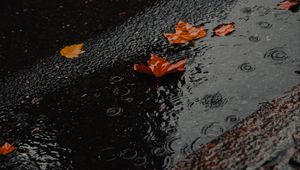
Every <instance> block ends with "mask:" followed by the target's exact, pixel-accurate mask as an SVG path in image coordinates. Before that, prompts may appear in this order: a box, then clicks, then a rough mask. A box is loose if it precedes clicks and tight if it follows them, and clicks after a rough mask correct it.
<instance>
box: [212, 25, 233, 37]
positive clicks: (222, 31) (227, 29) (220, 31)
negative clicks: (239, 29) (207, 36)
mask: <svg viewBox="0 0 300 170" xmlns="http://www.w3.org/2000/svg"><path fill="white" fill-rule="evenodd" d="M213 31H214V35H217V36H227V35H229V34H231V33H232V32H233V31H234V23H233V22H232V23H229V24H221V25H218V26H217V27H216V28H214V30H213Z"/></svg>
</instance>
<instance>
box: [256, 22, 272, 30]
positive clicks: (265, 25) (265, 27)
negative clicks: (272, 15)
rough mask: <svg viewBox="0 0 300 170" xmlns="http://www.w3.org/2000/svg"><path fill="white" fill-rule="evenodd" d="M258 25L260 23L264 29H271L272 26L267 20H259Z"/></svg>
mask: <svg viewBox="0 0 300 170" xmlns="http://www.w3.org/2000/svg"><path fill="white" fill-rule="evenodd" d="M257 25H259V26H260V27H261V28H264V29H269V28H271V27H272V24H270V23H268V22H265V21H260V22H257Z"/></svg>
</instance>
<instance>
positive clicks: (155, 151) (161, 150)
mask: <svg viewBox="0 0 300 170" xmlns="http://www.w3.org/2000/svg"><path fill="white" fill-rule="evenodd" d="M152 152H153V154H154V155H156V156H163V155H165V154H166V150H165V148H164V147H158V148H154V149H153V150H152Z"/></svg>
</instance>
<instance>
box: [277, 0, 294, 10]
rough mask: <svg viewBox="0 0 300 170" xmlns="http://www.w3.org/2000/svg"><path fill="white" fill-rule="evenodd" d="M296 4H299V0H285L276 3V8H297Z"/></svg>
mask: <svg viewBox="0 0 300 170" xmlns="http://www.w3.org/2000/svg"><path fill="white" fill-rule="evenodd" d="M298 5H299V0H285V1H282V2H280V3H279V4H278V5H277V9H282V10H293V9H294V8H297V7H298Z"/></svg>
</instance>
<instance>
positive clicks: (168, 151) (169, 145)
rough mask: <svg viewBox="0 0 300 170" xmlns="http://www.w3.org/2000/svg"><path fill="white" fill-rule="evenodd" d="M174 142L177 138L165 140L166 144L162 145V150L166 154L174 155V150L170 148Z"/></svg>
mask: <svg viewBox="0 0 300 170" xmlns="http://www.w3.org/2000/svg"><path fill="white" fill-rule="evenodd" d="M176 140H179V138H175V137H171V138H169V139H167V140H166V143H165V145H164V149H165V150H166V152H167V153H174V149H173V148H172V144H173V143H174V142H175V141H176Z"/></svg>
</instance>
